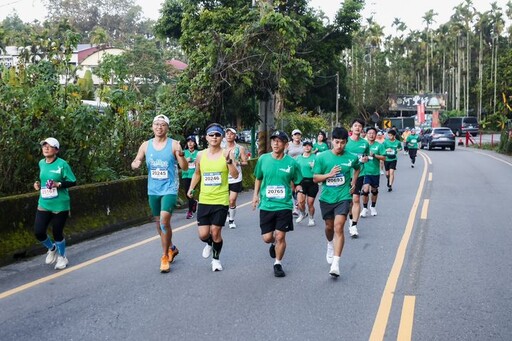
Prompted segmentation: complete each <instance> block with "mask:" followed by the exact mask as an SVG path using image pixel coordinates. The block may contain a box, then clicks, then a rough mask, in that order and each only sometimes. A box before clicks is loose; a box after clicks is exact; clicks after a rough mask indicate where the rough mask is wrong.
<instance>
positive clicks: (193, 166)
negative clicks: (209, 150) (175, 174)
mask: <svg viewBox="0 0 512 341" xmlns="http://www.w3.org/2000/svg"><path fill="white" fill-rule="evenodd" d="M188 169H196V163H195V162H192V163H189V164H188Z"/></svg>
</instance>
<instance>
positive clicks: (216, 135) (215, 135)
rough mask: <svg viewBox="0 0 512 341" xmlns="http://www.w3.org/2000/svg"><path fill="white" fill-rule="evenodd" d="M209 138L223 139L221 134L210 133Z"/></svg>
mask: <svg viewBox="0 0 512 341" xmlns="http://www.w3.org/2000/svg"><path fill="white" fill-rule="evenodd" d="M208 136H209V137H221V136H222V134H221V133H209V134H208Z"/></svg>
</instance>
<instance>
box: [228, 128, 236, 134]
mask: <svg viewBox="0 0 512 341" xmlns="http://www.w3.org/2000/svg"><path fill="white" fill-rule="evenodd" d="M228 131H230V132H232V133H233V134H236V130H235V128H226V132H228Z"/></svg>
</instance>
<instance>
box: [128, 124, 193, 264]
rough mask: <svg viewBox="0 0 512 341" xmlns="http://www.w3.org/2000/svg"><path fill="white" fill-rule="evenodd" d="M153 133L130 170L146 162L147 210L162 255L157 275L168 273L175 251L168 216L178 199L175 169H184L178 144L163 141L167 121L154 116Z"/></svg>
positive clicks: (186, 163) (177, 177)
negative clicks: (153, 222) (157, 235)
mask: <svg viewBox="0 0 512 341" xmlns="http://www.w3.org/2000/svg"><path fill="white" fill-rule="evenodd" d="M152 129H153V133H154V135H155V137H154V138H152V139H151V140H149V141H145V142H143V143H142V145H141V146H140V148H139V151H138V152H137V156H135V160H133V162H132V169H134V170H135V169H138V168H139V167H140V166H141V165H142V160H144V158H146V165H147V168H148V172H149V174H148V196H149V207H150V208H151V212H152V213H153V216H154V219H155V223H156V228H157V231H158V234H159V235H160V239H161V242H162V250H163V255H162V258H161V260H160V272H162V273H167V272H170V271H171V266H170V263H172V262H173V261H174V257H176V255H178V253H179V251H178V248H176V246H174V245H173V243H172V229H171V216H172V212H173V210H174V206H175V205H176V200H177V198H178V188H179V176H178V166H177V164H179V165H180V168H181V169H182V170H187V169H188V162H187V160H186V159H185V156H184V153H183V150H182V149H181V145H180V143H179V142H178V141H176V140H173V139H171V138H168V137H167V132H168V131H169V118H167V116H165V115H157V116H155V118H154V119H153V128H152Z"/></svg>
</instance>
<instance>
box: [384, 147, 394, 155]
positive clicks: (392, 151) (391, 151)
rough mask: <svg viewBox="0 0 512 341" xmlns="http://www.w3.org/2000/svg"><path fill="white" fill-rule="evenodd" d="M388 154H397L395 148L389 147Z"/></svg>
mask: <svg viewBox="0 0 512 341" xmlns="http://www.w3.org/2000/svg"><path fill="white" fill-rule="evenodd" d="M386 154H388V155H395V150H394V149H391V148H388V149H387V150H386Z"/></svg>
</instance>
